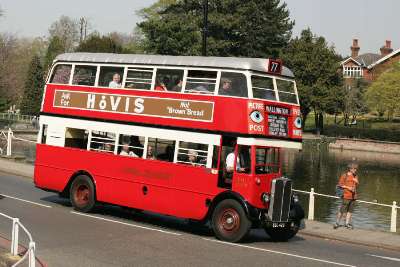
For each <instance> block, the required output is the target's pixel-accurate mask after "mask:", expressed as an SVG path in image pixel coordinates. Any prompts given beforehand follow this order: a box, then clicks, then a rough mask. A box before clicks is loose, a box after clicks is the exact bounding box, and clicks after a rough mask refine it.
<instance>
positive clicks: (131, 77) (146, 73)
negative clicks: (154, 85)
mask: <svg viewBox="0 0 400 267" xmlns="http://www.w3.org/2000/svg"><path fill="white" fill-rule="evenodd" d="M153 71H154V70H153V69H145V68H130V69H128V73H127V75H126V81H125V87H126V88H130V89H138V90H150V89H151V82H152V79H153Z"/></svg>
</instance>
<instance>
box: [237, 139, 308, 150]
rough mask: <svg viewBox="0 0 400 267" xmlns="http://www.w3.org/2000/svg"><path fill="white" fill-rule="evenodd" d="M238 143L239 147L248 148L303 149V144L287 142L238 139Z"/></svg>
mask: <svg viewBox="0 0 400 267" xmlns="http://www.w3.org/2000/svg"><path fill="white" fill-rule="evenodd" d="M237 143H238V145H247V146H252V145H255V146H271V147H282V148H292V149H299V150H300V149H302V143H301V142H294V141H285V140H273V139H263V138H245V137H239V138H238V139H237Z"/></svg>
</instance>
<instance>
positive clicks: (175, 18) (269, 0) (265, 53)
mask: <svg viewBox="0 0 400 267" xmlns="http://www.w3.org/2000/svg"><path fill="white" fill-rule="evenodd" d="M140 14H141V15H142V17H143V18H144V21H143V22H141V23H139V24H138V27H139V28H140V30H141V31H142V32H143V35H144V39H145V40H144V46H145V49H146V51H147V52H150V53H157V54H170V55H199V54H200V51H201V29H202V27H203V1H202V0H193V1H179V0H176V1H165V0H164V1H161V0H160V1H158V2H157V3H156V4H154V5H153V6H151V7H150V8H146V9H143V10H142V11H141V13H140ZM208 18H209V20H208V21H209V22H208V32H207V36H208V39H207V40H208V44H207V47H208V52H207V54H208V55H214V56H247V57H277V56H279V54H280V52H281V50H282V48H283V47H285V46H286V45H287V43H288V42H289V39H290V36H291V30H292V28H293V25H294V23H293V22H292V21H290V19H289V11H288V10H287V7H286V4H285V3H281V1H280V0H249V1H240V0H223V1H217V0H209V16H208Z"/></svg>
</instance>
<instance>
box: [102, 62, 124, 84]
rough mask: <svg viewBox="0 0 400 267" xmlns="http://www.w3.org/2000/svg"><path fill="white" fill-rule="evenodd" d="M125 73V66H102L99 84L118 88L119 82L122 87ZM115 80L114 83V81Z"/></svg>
mask: <svg viewBox="0 0 400 267" xmlns="http://www.w3.org/2000/svg"><path fill="white" fill-rule="evenodd" d="M123 74H124V68H122V67H107V66H104V67H100V75H99V86H103V87H113V88H118V86H116V85H117V84H119V87H121V82H122V76H123ZM114 76H116V77H119V81H114ZM113 81H114V83H112V82H113Z"/></svg>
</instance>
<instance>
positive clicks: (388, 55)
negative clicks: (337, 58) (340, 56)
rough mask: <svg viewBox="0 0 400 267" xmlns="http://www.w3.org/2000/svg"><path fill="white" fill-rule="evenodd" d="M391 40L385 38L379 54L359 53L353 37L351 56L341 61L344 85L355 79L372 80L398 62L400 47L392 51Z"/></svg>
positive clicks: (399, 60) (358, 47) (356, 41)
mask: <svg viewBox="0 0 400 267" xmlns="http://www.w3.org/2000/svg"><path fill="white" fill-rule="evenodd" d="M391 43H392V42H391V41H389V40H387V41H386V42H385V45H384V46H382V47H381V49H380V53H379V54H374V53H365V54H361V55H359V54H358V52H359V51H360V46H359V45H358V40H357V39H353V45H352V46H351V47H350V50H351V56H350V57H348V58H347V59H345V60H344V61H342V62H341V67H342V71H343V72H342V73H343V78H344V82H345V84H346V85H351V84H352V83H353V82H354V80H355V79H359V78H363V79H364V80H365V81H368V82H372V81H374V80H375V79H376V78H377V77H378V76H379V74H381V73H382V72H384V71H385V70H387V69H388V68H390V66H391V65H392V64H393V63H394V62H400V49H398V50H395V51H393V48H392V47H391Z"/></svg>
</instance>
